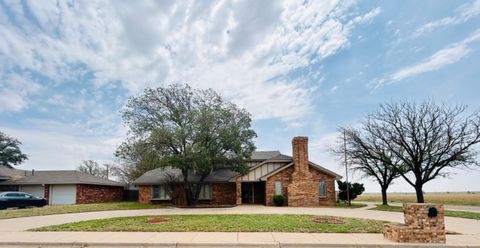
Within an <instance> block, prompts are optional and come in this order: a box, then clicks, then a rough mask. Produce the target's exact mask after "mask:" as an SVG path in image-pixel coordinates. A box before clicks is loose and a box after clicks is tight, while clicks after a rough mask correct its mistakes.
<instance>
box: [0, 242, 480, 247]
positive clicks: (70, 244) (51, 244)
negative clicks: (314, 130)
mask: <svg viewBox="0 0 480 248" xmlns="http://www.w3.org/2000/svg"><path fill="white" fill-rule="evenodd" d="M6 247H72V248H86V247H89V248H105V247H124V248H130V247H132V248H133V247H144V248H183V247H185V248H191V247H198V248H203V247H205V248H207V247H214V248H215V247H239V248H250V247H251V248H254V247H255V248H257V247H267V248H270V247H272V248H288V247H292V248H293V247H295V248H315V247H347V248H371V247H387V248H397V247H398V248H439V247H444V248H480V245H473V246H471V245H447V244H413V243H395V244H374V243H372V244H339V243H331V244H328V243H283V242H250V243H238V242H224V243H220V242H205V243H204V242H200V243H188V242H165V243H115V242H112V243H106V242H0V248H6Z"/></svg>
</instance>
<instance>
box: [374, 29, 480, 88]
mask: <svg viewBox="0 0 480 248" xmlns="http://www.w3.org/2000/svg"><path fill="white" fill-rule="evenodd" d="M478 40H480V30H477V31H475V32H473V33H472V34H471V35H470V36H468V37H467V38H465V39H464V40H462V41H460V42H457V43H453V44H451V45H449V46H448V47H446V48H444V49H441V50H439V51H437V52H436V53H434V54H433V55H431V56H430V57H428V58H426V59H424V60H422V61H420V62H419V63H417V64H414V65H411V66H407V67H404V68H402V69H400V70H398V71H396V72H393V73H391V74H390V75H387V76H385V77H383V78H381V79H376V80H374V81H372V82H371V83H370V84H369V86H371V87H373V88H377V87H380V86H382V85H386V84H391V83H395V82H398V81H402V80H404V79H406V78H410V77H414V76H417V75H419V74H422V73H425V72H430V71H435V70H439V69H441V68H443V67H445V66H447V65H450V64H454V63H456V62H458V61H460V60H461V59H463V58H464V57H466V56H467V55H468V54H469V53H470V52H471V50H472V49H471V48H470V47H469V45H470V43H472V42H476V41H478Z"/></svg>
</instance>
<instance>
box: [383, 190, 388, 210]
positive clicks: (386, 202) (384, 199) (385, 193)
mask: <svg viewBox="0 0 480 248" xmlns="http://www.w3.org/2000/svg"><path fill="white" fill-rule="evenodd" d="M382 205H384V206H388V201H387V187H383V186H382Z"/></svg>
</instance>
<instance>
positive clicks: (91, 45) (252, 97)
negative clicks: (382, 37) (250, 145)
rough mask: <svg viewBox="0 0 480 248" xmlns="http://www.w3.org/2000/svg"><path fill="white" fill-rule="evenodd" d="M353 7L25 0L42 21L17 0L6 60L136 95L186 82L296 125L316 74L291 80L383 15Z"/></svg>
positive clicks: (333, 0) (1, 28) (3, 32)
mask: <svg viewBox="0 0 480 248" xmlns="http://www.w3.org/2000/svg"><path fill="white" fill-rule="evenodd" d="M354 4H355V2H354V1H337V0H330V1H310V2H306V3H302V2H281V1H239V2H235V1H234V2H230V1H216V2H198V1H183V2H175V1H172V2H164V1H162V2H158V1H142V2H141V3H135V4H131V2H129V1H125V2H123V1H115V4H112V3H111V2H108V1H95V2H94V1H87V2H67V1H60V2H56V1H49V2H46V1H42V2H37V1H31V2H26V5H27V6H28V9H29V12H30V13H31V14H32V16H33V17H34V18H35V21H31V20H29V19H28V18H25V14H24V13H23V8H22V7H21V6H19V5H15V4H12V6H11V7H10V8H12V10H15V11H13V12H15V13H16V15H15V16H17V15H18V16H19V18H15V21H12V20H10V19H8V18H4V19H5V20H2V22H3V23H4V24H2V25H0V55H2V57H0V60H4V61H5V63H8V64H9V66H12V67H13V66H16V67H20V68H22V69H25V70H30V71H33V72H38V73H40V74H42V75H44V76H46V77H48V78H50V79H52V80H54V81H55V82H56V83H59V84H60V83H62V82H63V81H68V80H69V79H72V78H78V77H80V76H81V75H84V73H85V71H86V70H88V71H91V72H92V73H93V80H94V82H95V83H96V85H97V86H101V85H105V84H109V83H111V82H115V81H120V82H121V83H122V84H123V86H124V87H126V88H127V89H129V90H130V92H131V93H137V92H138V91H139V90H141V89H143V88H144V87H145V86H157V85H159V84H161V83H172V82H189V83H191V84H192V85H193V86H195V87H211V88H213V89H215V90H217V91H219V92H220V93H222V94H224V95H225V96H226V97H227V98H229V99H230V100H232V101H234V102H236V103H238V104H241V105H242V106H243V107H246V108H247V109H248V110H249V111H250V112H252V114H253V116H254V118H256V119H268V118H280V119H282V120H284V121H290V120H292V119H296V118H301V117H302V116H305V115H306V114H308V113H309V111H310V109H311V105H312V103H311V93H312V91H313V89H314V87H312V86H311V85H308V84H306V83H305V81H306V80H305V78H308V77H309V75H305V76H304V78H300V79H298V78H297V79H295V77H293V78H294V79H291V78H292V77H288V76H289V75H290V74H291V73H294V72H295V70H297V69H300V68H304V67H307V66H310V65H312V64H314V63H318V62H319V61H321V60H322V59H323V58H325V57H328V56H331V55H332V54H335V53H337V52H338V51H339V50H340V49H342V48H344V47H346V46H348V45H349V34H350V31H351V29H352V28H354V27H355V26H356V25H358V24H360V23H364V22H366V21H368V20H371V19H372V18H373V17H375V16H376V15H378V14H379V13H380V9H379V8H375V9H373V10H372V11H370V12H368V13H367V14H364V15H360V16H355V15H354V14H352V13H348V11H349V10H351V7H352V6H353V5H354ZM347 13H348V14H347ZM85 67H86V68H85ZM315 73H318V72H315ZM312 74H313V72H312ZM310 76H311V75H310ZM26 97H28V95H23V96H22V97H21V99H25V98H26ZM51 100H54V99H51ZM57 100H59V99H57ZM19 104H22V103H19Z"/></svg>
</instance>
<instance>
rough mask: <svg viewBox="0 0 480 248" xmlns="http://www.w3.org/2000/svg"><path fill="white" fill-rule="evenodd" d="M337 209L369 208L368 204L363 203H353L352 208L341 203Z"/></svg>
mask: <svg viewBox="0 0 480 248" xmlns="http://www.w3.org/2000/svg"><path fill="white" fill-rule="evenodd" d="M335 206H336V207H337V208H363V207H366V206H368V205H367V204H363V203H354V202H352V204H351V206H348V204H345V203H343V202H339V203H337V204H336V205H335Z"/></svg>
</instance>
